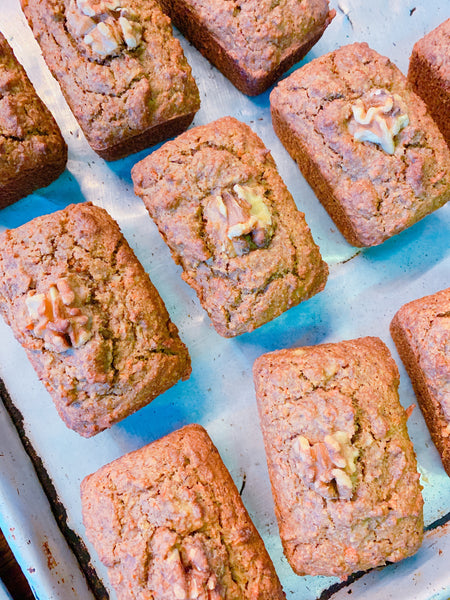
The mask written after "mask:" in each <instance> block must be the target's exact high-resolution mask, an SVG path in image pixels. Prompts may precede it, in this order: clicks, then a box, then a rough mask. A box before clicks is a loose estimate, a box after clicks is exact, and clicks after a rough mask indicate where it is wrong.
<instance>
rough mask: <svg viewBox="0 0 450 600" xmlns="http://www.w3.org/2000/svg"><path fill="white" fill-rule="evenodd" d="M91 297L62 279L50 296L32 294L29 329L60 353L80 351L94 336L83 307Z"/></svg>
mask: <svg viewBox="0 0 450 600" xmlns="http://www.w3.org/2000/svg"><path fill="white" fill-rule="evenodd" d="M86 297H87V293H86V291H85V290H84V288H82V287H80V286H76V285H74V284H73V282H72V281H71V280H70V279H69V278H65V277H61V278H60V279H58V280H57V281H56V284H55V285H51V286H50V288H49V290H48V292H47V293H46V294H38V293H36V291H35V290H32V291H30V292H28V295H27V297H26V299H25V304H26V307H27V310H28V314H29V316H30V318H31V322H30V323H29V324H28V326H27V328H28V329H30V330H33V332H34V334H35V335H36V336H37V337H40V338H43V339H44V340H45V341H46V342H47V343H48V344H51V345H52V346H53V347H54V348H55V349H56V351H57V352H65V351H66V350H68V349H69V348H70V347H74V348H79V347H80V346H82V345H83V344H85V343H86V342H87V341H88V340H89V339H90V338H91V337H92V331H91V329H92V322H91V319H90V318H89V317H88V316H87V315H85V314H83V313H82V311H81V309H80V308H79V306H76V304H82V303H83V302H84V301H85V299H86Z"/></svg>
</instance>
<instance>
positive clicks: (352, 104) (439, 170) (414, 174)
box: [270, 43, 450, 246]
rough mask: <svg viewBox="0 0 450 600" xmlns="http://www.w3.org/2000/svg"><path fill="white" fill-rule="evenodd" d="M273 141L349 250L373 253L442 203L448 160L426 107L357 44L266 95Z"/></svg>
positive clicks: (393, 71) (382, 61) (385, 62)
mask: <svg viewBox="0 0 450 600" xmlns="http://www.w3.org/2000/svg"><path fill="white" fill-rule="evenodd" d="M270 104H271V111H272V120H273V126H274V128H275V132H276V133H277V135H278V137H279V138H280V139H281V141H282V142H283V144H284V146H285V147H286V149H287V150H288V152H289V153H290V155H291V156H292V158H294V159H295V160H296V161H297V163H298V166H299V167H300V169H301V171H302V173H303V175H304V176H305V178H306V179H307V181H308V183H309V184H310V185H311V187H312V188H313V190H314V192H315V193H316V195H317V197H318V198H319V200H320V201H321V202H322V204H323V205H324V207H325V208H326V210H327V211H328V213H329V215H330V216H331V218H332V219H333V220H334V222H335V223H336V225H337V227H338V228H339V230H340V231H341V233H342V234H343V235H344V236H345V238H346V239H347V241H348V242H349V243H350V244H353V245H354V246H374V245H377V244H381V243H382V242H383V241H384V240H386V239H387V238H389V237H391V236H393V235H395V234H397V233H399V232H401V231H403V230H404V229H406V228H407V227H409V226H410V225H413V224H414V223H415V222H416V221H418V220H419V219H421V218H423V217H424V216H426V215H427V214H429V213H430V212H432V211H434V210H436V209H437V208H439V207H440V206H442V205H443V204H445V203H446V202H447V200H448V199H449V198H450V151H449V148H448V147H447V145H446V144H445V141H444V139H443V137H442V135H441V134H440V132H439V130H438V128H437V126H436V125H435V123H434V121H433V120H432V119H431V117H430V116H429V114H428V113H427V112H426V107H425V104H424V103H423V102H422V100H421V99H420V98H419V97H418V96H416V94H414V93H413V92H412V91H411V89H410V88H409V86H408V85H407V82H406V79H405V77H404V76H403V75H402V73H401V72H400V71H399V69H398V68H397V67H396V66H395V65H394V64H393V63H392V62H391V61H390V60H389V59H388V58H385V57H383V56H380V55H379V54H377V53H376V52H375V51H374V50H371V49H370V48H369V46H368V45H367V44H365V43H361V44H359V43H356V44H352V45H349V46H344V47H342V48H340V49H339V50H336V51H335V52H331V53H330V54H326V55H325V56H322V57H320V58H317V59H315V60H313V61H311V62H310V63H309V64H307V65H305V66H304V67H302V68H301V69H298V70H297V71H295V72H294V73H293V74H292V75H290V76H289V77H288V78H287V79H285V80H284V81H282V82H280V83H279V84H278V86H277V87H276V88H275V89H274V90H273V91H272V93H271V95H270Z"/></svg>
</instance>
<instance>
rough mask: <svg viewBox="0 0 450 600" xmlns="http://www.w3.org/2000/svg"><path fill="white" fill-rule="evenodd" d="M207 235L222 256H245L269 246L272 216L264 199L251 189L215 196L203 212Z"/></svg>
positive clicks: (236, 187) (246, 187) (238, 189)
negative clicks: (222, 253)
mask: <svg viewBox="0 0 450 600" xmlns="http://www.w3.org/2000/svg"><path fill="white" fill-rule="evenodd" d="M204 216H205V218H206V231H207V233H208V234H209V236H210V239H211V241H212V243H213V245H214V247H215V248H216V250H218V251H219V252H225V253H226V254H228V256H242V255H243V254H247V253H248V252H250V251H251V250H253V249H256V248H265V247H267V246H268V244H269V242H270V240H271V238H272V236H273V232H274V230H273V225H272V216H271V213H270V210H269V207H268V206H267V204H266V203H265V201H264V198H263V196H262V195H260V194H259V193H258V191H257V190H255V189H254V188H252V187H250V186H242V185H238V184H236V185H234V186H233V191H232V192H231V191H227V190H225V191H223V192H222V194H221V195H220V196H212V197H211V198H210V200H209V201H208V202H207V204H206V206H205V209H204Z"/></svg>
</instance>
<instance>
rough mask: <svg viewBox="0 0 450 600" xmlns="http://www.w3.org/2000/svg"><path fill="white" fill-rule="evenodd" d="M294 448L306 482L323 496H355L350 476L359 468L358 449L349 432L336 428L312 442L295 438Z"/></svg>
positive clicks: (347, 498) (302, 477)
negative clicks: (356, 463)
mask: <svg viewBox="0 0 450 600" xmlns="http://www.w3.org/2000/svg"><path fill="white" fill-rule="evenodd" d="M292 449H293V452H294V455H295V457H296V459H297V460H298V472H299V475H300V477H301V479H302V480H303V482H304V483H305V484H306V485H307V486H308V487H309V488H310V489H313V490H315V491H316V492H317V493H319V494H320V495H321V496H322V497H324V498H334V499H336V498H340V499H343V500H349V499H350V498H351V497H352V495H353V482H352V479H351V476H352V475H353V474H354V473H355V471H356V465H355V459H356V458H357V456H358V454H359V452H358V450H357V449H356V448H354V447H353V446H352V443H351V438H350V435H349V433H347V432H345V431H336V432H335V433H333V434H330V435H326V436H325V437H324V440H323V442H314V443H312V444H311V443H310V442H309V440H307V439H306V438H305V437H304V436H302V435H300V436H298V437H296V438H295V439H294V441H293V444H292Z"/></svg>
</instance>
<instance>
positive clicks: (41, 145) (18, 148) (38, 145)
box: [0, 33, 67, 208]
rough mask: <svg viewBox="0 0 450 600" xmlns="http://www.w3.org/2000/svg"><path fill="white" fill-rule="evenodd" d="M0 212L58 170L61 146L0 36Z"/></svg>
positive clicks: (46, 113) (55, 127)
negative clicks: (0, 209)
mask: <svg viewBox="0 0 450 600" xmlns="http://www.w3.org/2000/svg"><path fill="white" fill-rule="evenodd" d="M0 156H1V160H0V208H4V207H5V206H8V205H9V204H12V203H13V202H16V201H17V200H19V199H20V198H23V197H24V196H27V195H28V194H30V193H31V192H33V191H35V190H37V189H39V188H41V187H45V186H47V185H49V184H50V183H51V182H52V181H54V180H55V179H57V178H58V177H59V176H60V175H61V173H62V172H63V171H64V169H65V166H66V162H67V145H66V143H65V141H64V139H63V137H62V135H61V131H60V130H59V127H58V125H57V124H56V121H55V119H54V118H53V116H52V115H51V113H50V111H49V110H48V108H47V107H46V106H45V105H44V103H43V102H42V101H41V99H40V98H39V96H38V95H37V93H36V91H35V89H34V87H33V85H32V83H31V81H30V80H29V79H28V77H27V75H26V73H25V70H24V69H23V67H22V65H21V64H20V63H19V62H18V61H17V59H16V57H15V55H14V53H13V51H12V49H11V47H10V46H9V44H8V42H7V41H6V39H5V38H4V37H3V35H2V34H1V33H0Z"/></svg>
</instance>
